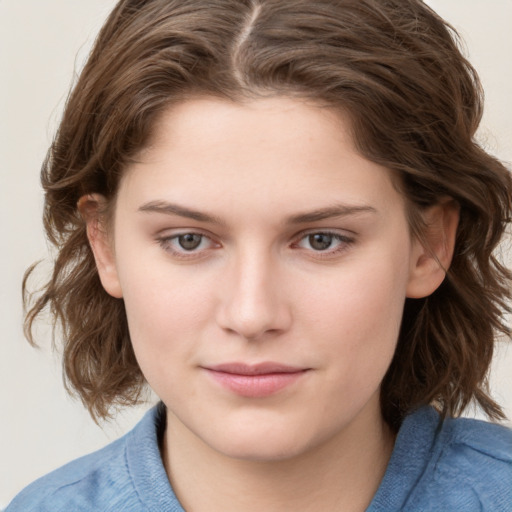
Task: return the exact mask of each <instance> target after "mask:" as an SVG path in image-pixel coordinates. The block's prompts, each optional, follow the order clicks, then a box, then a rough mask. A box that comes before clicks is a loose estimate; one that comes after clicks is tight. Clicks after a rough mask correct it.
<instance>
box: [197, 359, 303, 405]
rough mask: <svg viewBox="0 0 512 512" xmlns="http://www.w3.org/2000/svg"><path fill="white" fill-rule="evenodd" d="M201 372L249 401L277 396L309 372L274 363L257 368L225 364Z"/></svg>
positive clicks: (247, 365)
mask: <svg viewBox="0 0 512 512" xmlns="http://www.w3.org/2000/svg"><path fill="white" fill-rule="evenodd" d="M202 368H203V369H204V370H205V371H206V372H207V373H208V375H209V376H210V377H211V378H212V379H213V380H214V381H216V382H217V383H218V384H220V385H221V386H222V387H224V388H226V389H228V390H229V391H231V392H233V393H235V394H237V395H239V396H243V397H247V398H264V397H267V396H271V395H274V394H276V393H278V392H280V391H282V390H284V389H285V388H287V387H289V386H291V385H292V384H294V383H295V382H297V381H298V380H300V379H301V378H302V377H303V376H304V375H305V374H306V373H307V372H308V371H309V370H310V368H300V367H295V366H288V365H284V364H280V363H274V362H264V363H259V364H254V365H249V364H245V363H224V364H219V365H215V366H207V367H202Z"/></svg>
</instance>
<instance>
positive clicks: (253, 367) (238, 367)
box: [204, 362, 308, 375]
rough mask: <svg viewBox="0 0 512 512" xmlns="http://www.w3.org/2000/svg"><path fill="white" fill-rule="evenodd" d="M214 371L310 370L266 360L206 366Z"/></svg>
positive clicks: (272, 371) (246, 373)
mask: <svg viewBox="0 0 512 512" xmlns="http://www.w3.org/2000/svg"><path fill="white" fill-rule="evenodd" d="M204 368H205V369H207V370H211V371H214V372H223V373H232V374H234V375H268V374H272V373H298V372H303V371H305V370H308V368H301V367H297V366H289V365H286V364H281V363H274V362H264V363H258V364H246V363H223V364H218V365H214V366H206V367H204Z"/></svg>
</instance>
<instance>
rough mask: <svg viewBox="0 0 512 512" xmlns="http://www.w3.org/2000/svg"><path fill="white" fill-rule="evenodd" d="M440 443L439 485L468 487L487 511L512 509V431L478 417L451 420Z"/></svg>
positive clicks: (436, 473)
mask: <svg viewBox="0 0 512 512" xmlns="http://www.w3.org/2000/svg"><path fill="white" fill-rule="evenodd" d="M438 443H439V450H438V454H439V455H438V457H434V459H433V464H434V467H433V470H434V477H435V481H436V482H438V483H439V485H444V486H446V485H449V484H448V483H449V482H450V483H451V485H457V486H458V487H459V488H461V490H462V489H465V490H466V492H467V493H470V494H471V495H472V496H473V497H474V500H475V502H478V503H479V504H480V505H481V506H482V507H483V509H484V510H512V430H510V429H508V428H506V427H504V426H502V425H497V424H492V423H487V422H484V421H479V420H472V419H467V418H459V419H448V420H446V421H445V424H444V425H443V427H442V431H441V432H440V434H439V441H438ZM455 497H456V495H455Z"/></svg>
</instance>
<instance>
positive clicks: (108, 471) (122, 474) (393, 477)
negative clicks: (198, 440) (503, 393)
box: [6, 406, 512, 512]
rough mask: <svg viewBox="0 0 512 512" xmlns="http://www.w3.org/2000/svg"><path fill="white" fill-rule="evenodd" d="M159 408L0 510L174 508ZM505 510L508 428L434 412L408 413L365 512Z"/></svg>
mask: <svg viewBox="0 0 512 512" xmlns="http://www.w3.org/2000/svg"><path fill="white" fill-rule="evenodd" d="M164 417H165V411H164V409H163V407H161V406H160V407H155V408H153V409H151V410H150V411H148V413H147V414H146V415H145V416H144V418H143V419H142V420H141V421H140V422H139V424H138V425H137V426H136V427H135V428H134V429H133V430H132V431H131V432H129V433H128V434H126V435H125V436H124V437H122V438H121V439H119V440H117V441H115V442H114V443H112V444H110V445H108V446H107V447H105V448H103V449H102V450H99V451H97V452H95V453H92V454H90V455H86V456H85V457H82V458H80V459H77V460H75V461H73V462H71V463H69V464H67V465H65V466H63V467H62V468H60V469H58V470H56V471H54V472H53V473H50V474H49V475H47V476H45V477H43V478H41V479H39V480H37V481H36V482H34V483H33V484H31V485H30V486H28V487H27V488H26V489H25V490H23V491H22V492H21V493H20V494H19V495H18V496H17V497H16V498H15V499H14V500H13V501H12V503H11V504H10V505H9V506H8V507H7V510H6V512H85V511H87V512H90V511H95V512H98V511H101V512H107V511H116V512H117V511H122V512H139V511H140V512H142V511H150V512H178V511H180V512H182V511H183V508H182V507H181V505H180V503H179V501H178V500H177V498H176V496H175V495H174V493H173V490H172V488H171V486H170V484H169V480H168V479H167V475H166V472H165V469H164V467H163V464H162V460H161V457H160V452H159V448H158V434H157V433H158V432H159V431H160V430H161V426H162V424H163V422H164ZM399 510H405V511H412V512H416V511H417V512H420V511H421V512H427V511H436V512H439V511H464V512H472V511H486V512H512V431H511V430H509V429H507V428H505V427H503V426H499V425H494V424H490V423H486V422H482V421H477V420H470V419H447V420H445V421H444V422H443V424H442V426H441V427H440V424H439V416H438V414H437V413H436V412H435V410H434V409H432V408H430V407H424V408H422V409H419V410H418V411H416V412H415V413H413V414H411V415H410V416H408V417H407V418H406V419H405V421H404V422H403V424H402V427H401V429H400V431H399V433H398V437H397V440H396V444H395V448H394V451H393V454H392V457H391V460H390V462H389V465H388V468H387V471H386V474H385V476H384V479H383V480H382V483H381V485H380V487H379V489H378V491H377V493H376V495H375V497H374V499H373V501H372V503H371V504H370V506H369V507H368V509H367V512H393V511H399ZM321 512H324V511H321Z"/></svg>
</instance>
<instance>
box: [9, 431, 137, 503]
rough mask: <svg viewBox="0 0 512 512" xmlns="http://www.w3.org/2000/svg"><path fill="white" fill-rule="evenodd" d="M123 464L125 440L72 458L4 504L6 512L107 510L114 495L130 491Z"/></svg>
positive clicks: (127, 493) (119, 495)
mask: <svg viewBox="0 0 512 512" xmlns="http://www.w3.org/2000/svg"><path fill="white" fill-rule="evenodd" d="M130 487H131V485H130V478H129V474H128V472H127V468H126V463H125V439H124V438H122V439H119V440H118V441H115V442H114V443H112V444H110V445H108V446H106V447H105V448H103V449H101V450H99V451H97V452H95V453H92V454H90V455H86V456H85V457H81V458H79V459H76V460H74V461H72V462H70V463H69V464H66V465H65V466H63V467H61V468H59V469H57V470H55V471H53V472H52V473H49V474H48V475H46V476H44V477H42V478H40V479H39V480H36V481H35V482H34V483H32V484H31V485H29V486H28V487H27V488H25V489H24V490H23V491H22V492H21V493H20V494H19V495H18V496H16V498H15V499H14V500H13V501H12V502H11V504H10V505H9V507H7V511H6V512H17V511H26V512H35V511H37V512H46V511H48V512H49V511H52V512H60V511H62V512H64V511H69V510H76V511H81V510H109V509H108V508H106V507H105V504H107V503H110V502H111V500H112V498H113V497H115V498H116V501H117V503H118V504H119V499H125V498H128V497H129V496H130V494H133V492H131V490H130ZM94 507H96V508H94Z"/></svg>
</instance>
